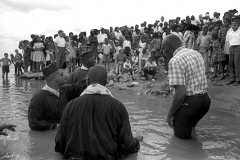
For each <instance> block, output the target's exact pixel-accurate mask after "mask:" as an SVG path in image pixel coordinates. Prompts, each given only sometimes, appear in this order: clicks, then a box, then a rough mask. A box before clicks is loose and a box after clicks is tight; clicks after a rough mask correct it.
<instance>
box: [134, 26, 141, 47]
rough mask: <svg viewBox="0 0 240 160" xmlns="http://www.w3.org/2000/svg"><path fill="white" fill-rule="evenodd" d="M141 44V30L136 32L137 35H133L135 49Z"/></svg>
mask: <svg viewBox="0 0 240 160" xmlns="http://www.w3.org/2000/svg"><path fill="white" fill-rule="evenodd" d="M139 42H140V30H139V29H138V30H136V35H133V48H138V45H139Z"/></svg>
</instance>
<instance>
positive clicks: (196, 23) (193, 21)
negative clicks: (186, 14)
mask: <svg viewBox="0 0 240 160" xmlns="http://www.w3.org/2000/svg"><path fill="white" fill-rule="evenodd" d="M191 24H193V25H195V26H197V25H199V24H200V22H199V21H198V20H197V19H195V20H191Z"/></svg>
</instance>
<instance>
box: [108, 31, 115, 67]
mask: <svg viewBox="0 0 240 160" xmlns="http://www.w3.org/2000/svg"><path fill="white" fill-rule="evenodd" d="M109 44H110V45H111V47H112V48H111V50H110V62H114V58H113V57H114V54H115V44H114V35H112V34H111V35H109Z"/></svg>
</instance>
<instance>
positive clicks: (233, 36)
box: [226, 28, 240, 46]
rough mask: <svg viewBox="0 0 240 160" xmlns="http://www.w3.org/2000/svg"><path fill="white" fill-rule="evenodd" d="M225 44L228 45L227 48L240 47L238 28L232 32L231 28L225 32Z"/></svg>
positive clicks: (239, 31)
mask: <svg viewBox="0 0 240 160" xmlns="http://www.w3.org/2000/svg"><path fill="white" fill-rule="evenodd" d="M226 42H228V43H229V46H234V45H240V28H238V30H236V31H233V30H232V28H231V29H230V30H229V31H228V32H227V36H226Z"/></svg>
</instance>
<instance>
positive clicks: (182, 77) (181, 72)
mask: <svg viewBox="0 0 240 160" xmlns="http://www.w3.org/2000/svg"><path fill="white" fill-rule="evenodd" d="M168 65H169V70H168V78H169V85H170V86H173V85H185V87H186V96H191V95H195V94H202V93H206V92H207V89H208V84H207V78H206V75H205V68H204V60H203V58H202V55H201V54H200V53H198V52H197V51H194V50H192V49H188V48H183V47H180V48H178V49H177V50H176V51H175V52H174V53H173V58H172V59H171V60H170V62H169V64H168Z"/></svg>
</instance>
